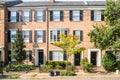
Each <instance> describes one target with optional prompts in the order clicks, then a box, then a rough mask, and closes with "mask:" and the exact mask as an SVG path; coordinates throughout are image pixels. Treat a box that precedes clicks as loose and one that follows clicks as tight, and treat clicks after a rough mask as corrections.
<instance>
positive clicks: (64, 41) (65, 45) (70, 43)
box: [54, 34, 84, 71]
mask: <svg viewBox="0 0 120 80" xmlns="http://www.w3.org/2000/svg"><path fill="white" fill-rule="evenodd" d="M77 44H80V42H79V41H78V38H77V37H76V36H72V35H65V34H61V35H60V42H58V41H55V42H54V45H56V46H58V47H60V48H62V49H63V53H64V54H66V60H67V62H68V57H69V56H70V55H71V54H75V53H77V52H78V53H81V51H83V50H84V48H83V47H81V48H80V47H77ZM66 69H67V71H68V65H67V64H66Z"/></svg>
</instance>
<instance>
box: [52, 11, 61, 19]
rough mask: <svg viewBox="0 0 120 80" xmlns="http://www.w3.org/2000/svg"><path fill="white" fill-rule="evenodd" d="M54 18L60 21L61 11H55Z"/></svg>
mask: <svg viewBox="0 0 120 80" xmlns="http://www.w3.org/2000/svg"><path fill="white" fill-rule="evenodd" d="M53 20H54V21H60V11H53Z"/></svg>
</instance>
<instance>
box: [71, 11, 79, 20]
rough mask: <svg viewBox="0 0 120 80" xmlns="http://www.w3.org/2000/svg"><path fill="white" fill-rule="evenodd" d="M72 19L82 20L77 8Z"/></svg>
mask: <svg viewBox="0 0 120 80" xmlns="http://www.w3.org/2000/svg"><path fill="white" fill-rule="evenodd" d="M72 20H73V21H80V11H77V10H73V11H72Z"/></svg>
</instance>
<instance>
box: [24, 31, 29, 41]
mask: <svg viewBox="0 0 120 80" xmlns="http://www.w3.org/2000/svg"><path fill="white" fill-rule="evenodd" d="M29 32H30V31H23V39H24V42H29V38H30V35H29Z"/></svg>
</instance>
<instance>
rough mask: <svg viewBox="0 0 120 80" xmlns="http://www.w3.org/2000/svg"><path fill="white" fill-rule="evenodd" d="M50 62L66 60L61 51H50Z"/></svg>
mask: <svg viewBox="0 0 120 80" xmlns="http://www.w3.org/2000/svg"><path fill="white" fill-rule="evenodd" d="M49 56H50V60H52V61H63V60H65V57H64V54H63V53H62V52H61V51H50V55H49Z"/></svg>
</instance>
